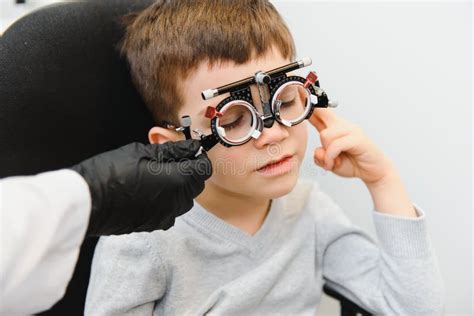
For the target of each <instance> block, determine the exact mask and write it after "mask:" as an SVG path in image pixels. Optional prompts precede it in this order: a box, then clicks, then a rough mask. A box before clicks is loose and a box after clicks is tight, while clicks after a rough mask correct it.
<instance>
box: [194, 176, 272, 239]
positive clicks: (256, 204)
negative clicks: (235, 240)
mask: <svg viewBox="0 0 474 316" xmlns="http://www.w3.org/2000/svg"><path fill="white" fill-rule="evenodd" d="M196 201H197V202H198V203H199V204H200V205H201V206H203V207H204V208H205V209H206V210H207V211H209V212H211V213H212V214H214V215H215V216H217V217H219V218H220V219H222V220H223V221H225V222H226V223H228V224H231V225H233V226H235V227H237V228H239V229H240V230H243V231H245V232H246V233H248V234H250V235H252V236H253V235H254V234H255V233H256V232H257V231H258V230H259V229H260V227H261V226H262V224H263V222H264V221H265V218H266V217H267V214H268V211H269V210H270V206H271V200H269V199H261V200H259V199H253V198H252V197H248V196H247V197H246V196H243V195H239V194H236V193H234V192H229V191H227V190H225V189H222V188H220V187H218V186H216V185H214V184H213V183H206V188H205V189H204V191H203V192H202V193H201V194H200V195H199V196H198V197H196Z"/></svg>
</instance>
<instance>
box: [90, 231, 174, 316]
mask: <svg viewBox="0 0 474 316" xmlns="http://www.w3.org/2000/svg"><path fill="white" fill-rule="evenodd" d="M151 234H153V233H146V232H143V233H133V234H129V235H119V236H107V237H101V238H100V239H99V242H98V244H97V246H96V249H95V252H94V258H93V261H92V268H91V276H90V281H89V287H88V290H87V297H86V307H85V314H86V315H101V316H102V315H152V314H153V308H154V305H155V301H157V300H159V299H160V298H161V297H163V295H164V293H165V290H166V272H165V271H166V267H165V266H164V265H163V264H162V262H161V259H160V257H159V255H158V251H157V250H156V249H155V247H154V245H155V244H154V243H151V241H150V238H151Z"/></svg>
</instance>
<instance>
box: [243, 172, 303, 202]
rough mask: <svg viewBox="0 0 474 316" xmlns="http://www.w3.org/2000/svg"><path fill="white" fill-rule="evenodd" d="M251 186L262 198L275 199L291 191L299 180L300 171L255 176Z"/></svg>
mask: <svg viewBox="0 0 474 316" xmlns="http://www.w3.org/2000/svg"><path fill="white" fill-rule="evenodd" d="M253 180H254V181H252V184H251V185H249V186H248V187H249V188H252V189H253V192H255V195H258V196H261V197H262V198H268V199H275V198H278V197H281V196H284V195H286V194H288V193H290V192H291V191H292V190H293V189H294V187H295V185H296V182H297V181H298V172H291V173H287V174H283V175H279V176H276V177H261V176H260V177H259V176H258V175H256V177H253Z"/></svg>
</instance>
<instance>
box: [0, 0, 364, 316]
mask: <svg viewBox="0 0 474 316" xmlns="http://www.w3.org/2000/svg"><path fill="white" fill-rule="evenodd" d="M152 1H153V0H100V1H83V2H68V3H60V4H54V5H50V6H47V7H44V8H41V9H39V10H37V11H35V12H33V13H31V14H29V15H27V16H25V17H23V18H22V19H20V20H18V21H17V22H15V23H14V24H13V25H12V26H11V27H10V28H9V29H8V30H7V31H6V32H5V33H4V34H3V36H2V37H0V178H3V177H7V176H14V175H29V174H35V173H39V172H42V171H47V170H54V169H60V168H64V167H68V166H71V165H73V164H75V163H77V162H79V161H81V160H83V159H85V158H88V157H90V156H93V155H95V154H97V153H100V152H104V151H107V150H110V149H114V148H117V147H119V146H121V145H124V144H127V143H130V142H132V141H140V142H144V143H146V142H147V138H146V135H147V132H148V130H149V128H150V127H151V126H153V122H152V118H151V116H150V114H149V112H148V111H147V109H146V108H145V106H144V104H143V102H142V100H141V98H140V96H139V95H138V94H137V92H136V90H135V89H134V87H133V85H132V83H131V81H130V77H129V73H128V68H127V66H126V63H125V61H124V60H122V59H121V58H119V55H118V52H117V50H116V49H115V47H116V44H117V42H118V40H119V39H120V38H121V36H122V34H123V29H122V27H121V26H120V24H119V23H118V20H117V19H118V17H119V16H122V15H124V14H126V13H128V12H133V11H138V10H141V9H143V8H145V7H147V6H148V5H150V4H151V3H152ZM96 243H97V239H96V238H92V239H88V240H86V241H85V242H84V244H83V246H82V248H81V252H80V256H79V261H78V263H77V266H76V269H75V271H74V275H73V277H72V280H71V282H70V284H69V286H68V288H67V291H66V294H65V296H64V298H63V299H62V300H61V301H59V302H58V303H57V304H56V305H55V306H54V307H53V308H51V309H50V310H49V311H47V312H44V313H42V315H76V314H77V315H82V314H83V309H84V302H85V296H86V291H87V285H88V282H89V274H90V265H91V260H92V255H93V252H94V248H95V245H96ZM325 291H326V293H328V294H329V295H331V294H333V295H332V296H333V297H335V298H336V299H338V300H341V307H342V310H341V311H342V313H343V315H356V314H355V313H352V311H363V310H362V309H359V310H357V309H353V308H352V307H355V306H356V305H355V304H354V305H350V304H348V303H347V302H349V301H348V300H346V299H344V298H343V297H342V296H340V295H338V294H337V293H335V292H328V291H327V289H326V288H325ZM347 306H351V308H352V309H350V310H349V309H348V308H347ZM347 311H351V314H348V313H347ZM364 312H365V311H364Z"/></svg>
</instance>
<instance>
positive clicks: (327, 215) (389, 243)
mask: <svg viewBox="0 0 474 316" xmlns="http://www.w3.org/2000/svg"><path fill="white" fill-rule="evenodd" d="M311 198H312V199H313V200H312V201H311V204H310V205H312V207H313V208H314V215H315V216H316V225H317V227H316V233H317V240H318V249H317V253H318V254H319V256H318V259H319V260H318V262H319V263H320V264H322V266H323V277H324V279H325V281H326V282H327V284H328V285H329V286H331V287H332V288H333V289H335V290H336V291H338V292H339V293H341V294H342V295H344V296H346V297H347V298H349V299H350V300H352V301H354V302H355V303H357V304H359V305H360V306H362V307H364V308H365V309H367V310H368V311H371V312H372V313H375V314H383V315H439V314H441V313H442V311H443V304H444V302H443V300H444V289H443V282H442V280H441V275H440V272H439V270H438V266H437V262H436V258H435V255H434V252H433V249H432V246H431V243H430V239H429V236H428V234H427V229H426V222H425V214H424V212H423V210H421V208H420V207H418V206H417V205H416V204H413V207H414V210H416V211H417V213H418V217H416V218H408V217H401V216H398V215H392V214H384V213H381V212H378V210H377V209H375V212H374V213H373V218H374V224H375V228H376V232H377V237H378V240H379V244H376V243H375V242H374V241H373V240H372V239H371V238H370V237H369V236H368V235H367V234H366V233H365V232H363V231H362V230H361V229H359V228H357V227H356V226H354V225H353V224H352V223H351V222H350V221H349V220H348V218H347V217H346V216H345V214H344V213H343V210H342V209H341V208H340V207H339V206H338V205H337V204H336V203H335V202H334V201H333V200H332V199H331V198H330V197H329V196H328V195H327V194H325V193H324V192H322V191H320V190H319V189H316V190H315V191H313V192H312V194H311Z"/></svg>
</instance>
